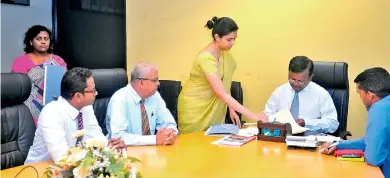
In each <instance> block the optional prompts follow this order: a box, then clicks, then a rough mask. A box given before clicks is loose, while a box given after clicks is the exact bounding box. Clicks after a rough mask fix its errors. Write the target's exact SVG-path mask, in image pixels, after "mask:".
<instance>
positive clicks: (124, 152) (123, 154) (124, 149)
mask: <svg viewBox="0 0 390 178" xmlns="http://www.w3.org/2000/svg"><path fill="white" fill-rule="evenodd" d="M122 156H123V157H124V158H127V148H123V150H122Z"/></svg>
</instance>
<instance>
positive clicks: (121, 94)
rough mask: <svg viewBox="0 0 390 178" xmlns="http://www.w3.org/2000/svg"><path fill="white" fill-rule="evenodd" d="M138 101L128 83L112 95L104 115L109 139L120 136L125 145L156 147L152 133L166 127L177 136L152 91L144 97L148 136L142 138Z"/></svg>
mask: <svg viewBox="0 0 390 178" xmlns="http://www.w3.org/2000/svg"><path fill="white" fill-rule="evenodd" d="M141 99H142V98H141V97H140V96H139V95H138V93H137V92H136V91H135V90H134V89H133V87H132V86H131V85H130V84H128V85H127V86H126V87H123V88H121V89H119V90H118V91H116V92H115V93H114V95H113V96H112V97H111V100H110V102H109V104H108V108H107V115H106V126H107V130H108V134H109V135H108V137H109V138H110V139H111V138H115V137H121V138H122V140H123V141H124V142H125V143H126V145H156V135H155V133H156V130H159V129H160V128H163V127H166V128H172V129H174V130H175V132H176V134H177V133H178V131H177V125H176V122H175V120H174V118H173V116H172V114H171V113H170V112H169V110H168V109H167V107H166V105H165V102H164V100H163V99H162V98H161V96H160V94H159V93H158V92H156V93H155V94H154V95H152V96H150V97H149V98H146V99H145V103H144V105H145V109H146V112H147V113H148V119H149V125H150V133H151V134H152V135H142V119H141V102H140V101H141Z"/></svg>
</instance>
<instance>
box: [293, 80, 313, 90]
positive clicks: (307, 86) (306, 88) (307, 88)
mask: <svg viewBox="0 0 390 178" xmlns="http://www.w3.org/2000/svg"><path fill="white" fill-rule="evenodd" d="M311 84H312V83H311V81H310V82H309V84H307V85H306V87H305V88H303V89H302V90H301V91H299V92H302V91H306V92H307V91H309V87H310V86H311ZM287 85H288V89H290V90H292V91H294V92H295V90H294V88H292V87H291V85H290V82H287Z"/></svg>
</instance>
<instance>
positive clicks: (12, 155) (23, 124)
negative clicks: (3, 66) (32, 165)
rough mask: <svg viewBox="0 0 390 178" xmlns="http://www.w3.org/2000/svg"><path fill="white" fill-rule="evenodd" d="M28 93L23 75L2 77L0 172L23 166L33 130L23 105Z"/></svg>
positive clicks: (28, 112) (31, 120)
mask: <svg viewBox="0 0 390 178" xmlns="http://www.w3.org/2000/svg"><path fill="white" fill-rule="evenodd" d="M30 92H31V82H30V78H29V77H28V76H27V75H26V74H22V73H2V74H1V169H7V168H11V167H14V166H20V165H23V164H24V161H25V159H26V157H27V154H28V150H29V149H30V147H31V145H32V144H33V141H34V135H35V129H36V128H35V124H34V120H33V118H32V115H31V113H30V110H29V109H28V107H27V106H26V105H25V104H24V103H23V102H24V101H26V100H27V98H28V97H29V96H30Z"/></svg>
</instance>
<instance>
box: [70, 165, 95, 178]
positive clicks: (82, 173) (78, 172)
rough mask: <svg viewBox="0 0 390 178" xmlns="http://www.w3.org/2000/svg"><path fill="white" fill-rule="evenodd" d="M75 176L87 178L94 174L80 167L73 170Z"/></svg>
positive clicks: (75, 177)
mask: <svg viewBox="0 0 390 178" xmlns="http://www.w3.org/2000/svg"><path fill="white" fill-rule="evenodd" d="M73 175H74V178H86V177H88V176H90V175H92V172H90V171H89V170H85V169H82V168H81V165H80V166H77V167H76V168H74V169H73Z"/></svg>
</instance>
